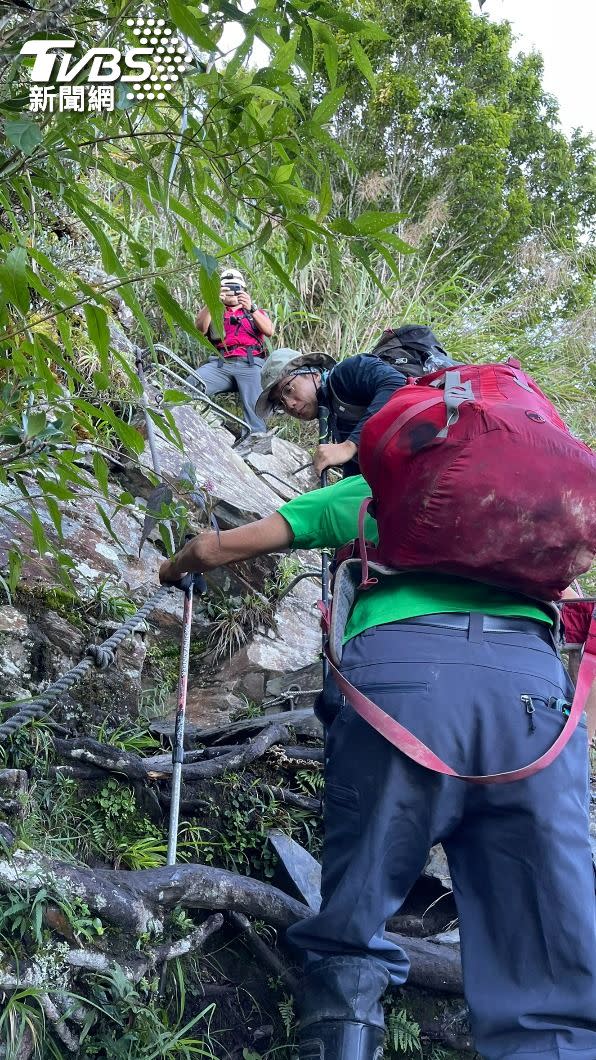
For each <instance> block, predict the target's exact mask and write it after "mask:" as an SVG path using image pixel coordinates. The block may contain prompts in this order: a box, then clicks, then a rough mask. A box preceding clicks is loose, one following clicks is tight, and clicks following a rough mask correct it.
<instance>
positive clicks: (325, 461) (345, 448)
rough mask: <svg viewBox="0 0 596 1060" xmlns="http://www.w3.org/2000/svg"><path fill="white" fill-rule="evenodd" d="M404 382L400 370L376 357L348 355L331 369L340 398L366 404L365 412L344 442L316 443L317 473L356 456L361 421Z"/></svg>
mask: <svg viewBox="0 0 596 1060" xmlns="http://www.w3.org/2000/svg"><path fill="white" fill-rule="evenodd" d="M405 382H406V379H405V376H403V375H402V374H401V372H397V371H396V370H395V368H392V367H391V365H390V364H385V363H384V362H383V361H379V360H377V359H376V358H375V357H363V356H357V357H349V358H348V359H347V360H346V361H342V362H341V364H338V365H337V367H336V368H334V369H333V385H334V389H336V390H337V391H338V397H339V399H340V400H341V399H342V398H343V399H344V400H345V401H347V402H349V403H350V404H352V403H354V404H359V405H366V412H365V413H364V416H363V417H362V419H361V420H359V422H358V423H357V424H356V426H355V427H354V429H353V430H352V432H351V434H350V436H349V437H348V438H346V439H345V440H344V441H343V442H332V443H328V444H326V445H319V446H318V447H317V449H316V451H315V455H314V459H313V464H314V468H315V471H316V473H317V475H320V474H321V472H322V471H324V470H325V468H327V467H339V466H341V465H342V464H347V463H348V461H349V460H352V459H353V457H355V456H357V453H358V443H359V441H360V432H361V430H362V428H363V427H364V424H365V423H366V421H367V420H368V419H370V417H371V416H374V414H375V412H378V411H379V409H381V408H383V405H385V403H386V402H387V401H389V398H390V397H391V396H392V394H394V393H395V391H396V390H398V389H399V387H401V386H404V384H405Z"/></svg>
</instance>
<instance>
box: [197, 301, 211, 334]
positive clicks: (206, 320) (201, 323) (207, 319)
mask: <svg viewBox="0 0 596 1060" xmlns="http://www.w3.org/2000/svg"><path fill="white" fill-rule="evenodd" d="M210 323H211V313H210V311H209V309H207V306H206V305H204V306H203V308H202V309H199V312H198V313H197V316H196V320H195V325H196V327H197V328H198V330H199V331H201V332H202V333H203V335H206V334H207V331H208V330H209V325H210Z"/></svg>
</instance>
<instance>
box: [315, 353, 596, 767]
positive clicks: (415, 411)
mask: <svg viewBox="0 0 596 1060" xmlns="http://www.w3.org/2000/svg"><path fill="white" fill-rule="evenodd" d="M358 458H359V463H360V468H361V471H362V474H363V475H364V477H365V478H366V480H367V482H368V483H369V484H370V486H371V490H372V498H371V499H369V500H365V501H364V502H363V505H362V507H361V511H360V520H359V525H360V538H359V542H358V545H359V555H360V559H361V560H362V576H361V584H360V589H366V588H367V587H368V586H370V585H374V584H375V581H376V579H375V578H369V561H370V562H371V563H372V564H373V567H374V568H375V570H376V571H380V572H381V573H391V572H392V571H393V572H395V571H396V570H397V571H398V570H407V571H412V570H424V571H426V572H429V571H436V572H437V573H442V574H452V575H458V576H459V577H462V578H471V579H475V580H477V581H481V582H486V583H489V584H492V585H496V586H499V587H500V588H503V589H509V590H513V591H514V592H519V593H523V594H525V595H527V596H531V597H534V598H538V599H540V600H544V601H551V600H556V599H559V598H560V596H561V593H562V591H563V590H564V589H565V588H566V587H567V586H568V585H570V584H571V582H572V581H573V580H574V578H576V577H577V575H578V574H582V573H583V572H584V571H586V570H588V569H589V567H590V564H591V562H592V559H593V556H594V553H595V552H596V455H595V454H594V453H593V452H592V450H591V449H589V448H588V446H587V445H584V443H583V442H581V441H579V439H577V438H575V437H574V436H573V435H572V434H571V432H570V431H569V429H568V427H566V425H565V423H564V422H563V420H562V419H561V417H560V416H559V415H558V413H557V411H556V410H555V408H554V407H553V405H552V404H551V403H550V401H549V400H548V398H547V397H546V396H545V395H544V394H543V393H542V391H541V390H540V389H539V388H538V387H537V386H536V384H535V383H534V382H533V381H532V380H531V379H530V378H529V377H528V376H527V375H525V373H524V372H522V371H521V370H520V366H519V362H517V361H513V360H510V361H508V362H507V363H506V364H489V365H479V366H459V367H457V368H454V369H450V370H447V371H441V372H435V373H433V374H432V375H427V376H421V377H420V378H418V379H411V380H409V382H408V384H407V385H406V386H404V387H402V388H401V389H400V390H397V391H396V392H395V394H394V395H393V396H392V397H391V398H390V399H389V401H388V402H387V404H386V405H384V406H383V408H382V409H380V410H379V412H377V413H375V415H374V416H371V418H370V419H369V420H368V421H367V423H366V424H365V426H364V428H363V430H362V434H361V437H360V444H359V448H358ZM369 507H370V508H371V513H372V514H374V517H375V519H376V521H377V524H378V530H379V543H378V546H377V547H376V548H373V547H371V546H370V545H367V544H366V543H365V541H364V532H363V527H364V517H365V514H366V510H367V509H368V508H369ZM357 551H358V549H355V548H354V547H352V546H350V547H349V548H348V550H347V551H346V550H341V551H340V555H339V557H338V559H340V560H342V559H343V560H344V561H345V562H344V563H343V564H341V565H340V567H339V568H338V571H337V573H336V580H335V586H334V595H333V609H334V611H335V612H336V614H335V615H333V616H332V617H331V630H330V644H329V648H330V651H329V654H330V657H331V661H330V666H331V669H332V672H333V675H334V677H335V679H336V681H337V682H338V684H339V687H340V689H341V691H342V692H343V694H344V695H345V696H346V698H347V699H348V701H349V702H350V703H351V704H352V706H353V707H354V709H355V710H356V711H357V713H359V714H360V715H361V717H363V718H364V719H365V720H366V721H368V722H369V723H370V724H371V725H373V727H374V728H376V729H377V730H378V731H379V732H381V733H382V734H383V735H384V736H385V737H386V739H388V740H389V741H390V742H391V743H393V744H394V745H395V746H396V747H398V748H399V749H400V750H401V751H403V752H404V753H405V754H406V755H408V756H409V757H410V758H412V759H414V761H417V762H419V763H420V764H421V765H424V766H425V767H426V768H429V769H432V770H435V771H437V772H440V773H443V774H446V775H448V776H458V775H459V774H457V773H455V771H454V770H453V769H452V768H451V767H450V766H448V765H446V764H445V763H444V762H442V761H441V759H440V758H438V757H437V756H436V755H435V754H434V753H433V752H432V751H431V750H430V749H429V748H428V747H426V745H425V744H423V743H421V741H419V740H418V739H417V738H416V737H415V736H413V735H412V734H411V733H410V732H409V731H408V730H407V729H405V728H404V727H403V726H401V725H400V724H399V723H398V722H396V721H395V720H394V719H393V718H391V717H390V716H389V715H387V714H386V713H385V712H384V711H382V710H381V709H380V707H378V706H377V705H376V704H375V703H373V702H372V700H370V699H368V697H367V696H365V695H363V693H361V692H359V691H358V690H357V689H355V688H354V686H353V685H351V684H350V682H349V681H347V680H346V678H345V677H343V676H342V674H341V673H340V672H339V670H337V668H336V666H334V665H333V662H338V661H339V657H340V655H339V652H340V650H341V649H340V648H338V645H339V644H340V643H341V640H340V630H339V625H340V623H338V624H337V627H338V628H335V629H334V625H335V623H334V619H335V618H336V616H337V614H338V612H341V611H342V610H343V612H344V614H346V613H347V611H348V609H349V607H350V606H351V600H352V599H353V584H354V566H355V564H356V560H355V559H354V558H348V556H352V557H353V556H354V553H355V552H357ZM342 567H343V570H342ZM595 653H596V620H593V622H592V625H591V627H590V632H589V634H588V639H587V643H586V651H585V653H584V659H583V662H582V667H581V669H580V674H579V677H578V683H577V688H576V695H575V698H574V702H573V705H572V708H571V713H570V716H569V720H568V722H567V724H566V726H565V728H564V729H563V730H562V732H561V733H560V735H559V737H558V738H557V740H556V741H555V743H554V744H553V745H552V747H551V748H550V749H549V750H548V751H547V752H546V753H545V754H544V755H542V757H541V758H540V759H538V760H536V761H535V762H532V763H530V765H528V766H524V767H523V768H521V769H517V770H514V771H512V772H509V773H502V774H499V775H496V776H491V777H476V776H474V777H471V776H468V777H463V778H462V779H465V780H469V781H472V782H474V783H487V782H494V783H508V782H511V781H514V780H522V779H525V778H526V777H528V776H531V775H532V774H533V773H536V772H538V770H540V769H543V768H544V767H545V766H547V765H549V763H550V762H552V761H553V760H554V759H555V758H556V757H557V755H558V754H559V753H560V751H562V749H563V747H564V746H565V744H566V743H567V742H568V740H569V739H570V737H571V735H572V733H573V730H574V729H575V727H576V725H577V723H578V721H579V719H580V717H581V713H582V711H583V706H584V703H585V700H586V698H587V696H588V693H589V690H590V687H591V684H592V682H593V680H594V678H595V677H596V654H595Z"/></svg>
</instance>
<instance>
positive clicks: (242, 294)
mask: <svg viewBox="0 0 596 1060" xmlns="http://www.w3.org/2000/svg"><path fill="white" fill-rule="evenodd" d="M238 305H241V306H242V308H243V309H250V307H251V305H252V301H251V298H250V295H249V294H248V293H247V291H239V292H238Z"/></svg>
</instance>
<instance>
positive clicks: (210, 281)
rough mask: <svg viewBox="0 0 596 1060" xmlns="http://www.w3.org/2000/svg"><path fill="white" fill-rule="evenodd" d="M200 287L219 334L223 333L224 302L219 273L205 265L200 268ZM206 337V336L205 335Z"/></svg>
mask: <svg viewBox="0 0 596 1060" xmlns="http://www.w3.org/2000/svg"><path fill="white" fill-rule="evenodd" d="M199 287H200V289H201V294H202V295H203V298H204V299H205V303H206V305H207V308H208V309H209V312H210V313H211V322H212V324H213V327H214V328H215V331H216V333H217V334H219V335H221V334H223V311H224V307H223V303H222V301H221V298H220V297H219V292H220V290H221V283H220V280H219V274H218V273H215V272H212V273H209V272H208V271H207V269H205V268H204V267H203V266H201V268H200V269H199ZM203 338H204V336H203Z"/></svg>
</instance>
